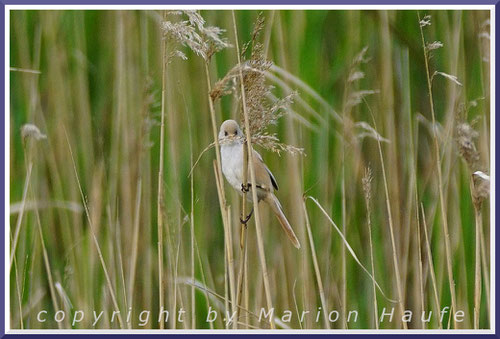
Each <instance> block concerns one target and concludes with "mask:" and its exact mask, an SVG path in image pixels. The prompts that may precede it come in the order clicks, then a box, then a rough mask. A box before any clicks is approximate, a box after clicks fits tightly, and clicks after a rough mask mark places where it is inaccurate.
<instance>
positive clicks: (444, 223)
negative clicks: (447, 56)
mask: <svg viewBox="0 0 500 339" xmlns="http://www.w3.org/2000/svg"><path fill="white" fill-rule="evenodd" d="M417 14H418V21H419V23H420V25H419V26H420V36H421V39H422V47H423V50H424V61H425V73H426V76H427V89H428V91H429V105H430V109H431V115H432V125H433V126H435V125H436V114H435V112H434V100H433V98H432V79H431V75H430V70H429V50H428V49H427V45H426V42H425V38H424V30H423V28H424V27H425V26H428V25H430V24H431V21H430V19H431V18H430V15H426V16H425V17H424V19H422V20H421V19H420V13H417ZM432 131H433V133H432V139H433V143H434V156H435V159H436V167H437V177H438V190H439V205H440V207H441V208H440V209H441V219H442V220H441V221H442V226H443V233H444V243H445V250H446V267H447V272H448V283H449V286H450V294H451V308H452V309H453V312H456V310H457V300H456V293H455V280H454V279H453V265H452V262H451V256H452V253H451V244H450V234H449V230H448V215H447V213H446V205H445V200H444V183H443V175H442V170H441V153H440V150H439V142H438V137H437V133H436V129H435V128H433V129H432ZM452 318H453V323H454V325H455V326H454V327H455V328H456V322H455V317H452Z"/></svg>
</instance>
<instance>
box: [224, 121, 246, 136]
mask: <svg viewBox="0 0 500 339" xmlns="http://www.w3.org/2000/svg"><path fill="white" fill-rule="evenodd" d="M242 137H243V132H241V129H240V126H238V123H237V122H236V121H234V120H226V121H224V122H223V123H222V125H221V126H220V131H219V140H224V139H239V138H242Z"/></svg>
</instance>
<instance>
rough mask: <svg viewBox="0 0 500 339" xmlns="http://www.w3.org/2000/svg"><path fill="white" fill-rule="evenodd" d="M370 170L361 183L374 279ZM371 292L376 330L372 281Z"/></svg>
mask: <svg viewBox="0 0 500 339" xmlns="http://www.w3.org/2000/svg"><path fill="white" fill-rule="evenodd" d="M372 180H373V176H372V169H371V168H370V167H368V168H367V169H366V170H365V176H364V177H363V179H362V182H363V193H364V196H365V203H366V220H367V222H368V236H369V242H370V266H371V274H372V276H373V277H375V264H374V262H373V239H372V219H371V211H372V210H371V199H372V185H371V184H372ZM372 290H373V312H374V313H373V315H374V322H375V328H376V329H377V330H378V328H379V324H378V306H377V289H376V287H375V281H372Z"/></svg>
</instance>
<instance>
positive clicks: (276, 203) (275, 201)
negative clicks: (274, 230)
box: [266, 194, 300, 248]
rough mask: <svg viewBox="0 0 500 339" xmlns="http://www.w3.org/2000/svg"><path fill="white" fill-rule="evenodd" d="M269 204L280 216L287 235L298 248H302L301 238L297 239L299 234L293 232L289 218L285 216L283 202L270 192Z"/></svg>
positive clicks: (279, 218)
mask: <svg viewBox="0 0 500 339" xmlns="http://www.w3.org/2000/svg"><path fill="white" fill-rule="evenodd" d="M266 200H267V202H268V203H269V205H270V206H271V209H272V210H273V212H274V214H275V215H276V217H277V218H278V221H279V222H280V224H281V227H282V228H283V231H285V233H286V235H287V236H288V238H289V239H290V241H291V242H292V243H293V245H294V246H295V247H296V248H300V243H299V239H297V236H296V235H295V233H294V232H293V229H292V226H290V223H289V222H288V220H287V218H286V217H285V214H284V213H283V209H282V208H281V204H280V202H279V200H278V198H276V196H275V195H274V194H269V195H268V198H267V199H266Z"/></svg>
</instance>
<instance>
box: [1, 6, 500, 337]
mask: <svg viewBox="0 0 500 339" xmlns="http://www.w3.org/2000/svg"><path fill="white" fill-rule="evenodd" d="M499 3H500V0H476V1H475V2H471V1H470V0H468V1H467V0H455V1H453V0H438V1H432V0H423V1H416V0H409V1H408V0H407V1H397V0H381V1H377V0H355V1H353V2H350V1H346V0H340V1H332V0H310V1H308V2H307V3H305V1H304V0H267V1H266V0H253V1H251V0H239V1H236V0H212V1H211V2H207V1H202V0H187V1H181V0H170V1H168V0H164V1H162V0H145V1H143V2H141V3H139V2H138V1H137V0H104V1H99V0H77V1H74V2H72V3H69V1H68V0H47V1H42V0H24V1H15V0H7V1H5V0H0V18H1V19H0V22H1V24H0V45H1V53H0V63H1V65H0V75H1V79H2V82H1V84H0V88H1V95H0V105H1V107H2V110H3V109H4V107H5V100H6V98H5V88H4V86H5V69H4V67H3V66H4V64H5V49H4V46H5V23H4V17H5V5H29V4H33V5H56V4H72V5H76V4H86V5H112V4H115V5H119V4H123V5H133V4H137V5H165V4H171V5H187V4H190V5H201V4H203V5H222V4H228V5H236V4H240V5H243V4H252V5H259V4H261V5H280V4H281V5H285V4H289V5H290V4H307V5H342V4H346V5H365V4H371V5H389V4H401V5H426V4H433V5H437V4H441V5H464V4H470V5H495V22H496V28H495V33H496V36H497V37H498V36H500V35H499V31H500V28H499V27H500V20H499V19H500V14H499V11H500V6H499ZM495 52H496V55H500V54H499V48H498V47H497V46H495ZM498 72H499V71H498V69H496V73H495V80H496V84H498V83H499V81H498V80H499V76H498ZM498 92H499V91H498V89H497V93H498ZM497 93H495V95H496V94H497ZM497 97H500V96H498V95H497ZM497 107H498V105H497ZM496 111H498V109H496ZM4 114H5V111H4ZM495 114H496V112H495ZM496 117H497V121H496V124H495V126H494V128H495V130H496V128H497V125H498V124H499V122H498V118H499V116H498V115H496ZM0 128H1V131H2V132H1V133H0V134H1V135H2V139H1V142H0V143H1V147H0V156H1V159H2V162H3V166H2V168H1V174H2V180H1V183H0V187H1V191H2V192H3V193H4V192H5V182H4V177H5V166H6V165H7V164H5V162H4V159H5V150H4V148H5V145H4V141H5V140H4V139H5V136H4V134H3V132H4V130H5V118H3V119H2V121H1V123H0ZM495 165H498V162H497V163H496V164H495ZM4 198H5V196H4V194H2V196H1V198H0V201H1V203H2V208H1V213H0V215H1V217H2V219H1V220H5V213H6V211H5V210H4V209H3V206H4V205H5V201H4ZM496 207H497V206H495V208H496ZM5 226H7V225H5ZM492 226H493V227H494V226H496V225H492ZM4 236H5V233H4V230H2V231H1V232H0V251H1V256H2V257H3V255H4V253H5V238H4ZM499 239H500V230H498V231H497V232H496V237H495V243H498V240H499ZM499 252H500V251H499ZM499 252H497V253H496V259H497V261H498V259H499V257H500V255H499V254H498V253H499ZM0 270H1V272H5V261H4V260H3V258H2V260H0ZM0 289H1V291H0V302H1V307H2V308H1V309H0V316H1V317H2V318H1V319H0V338H3V337H6V336H8V337H12V338H14V337H15V338H32V337H33V336H36V337H40V338H47V339H48V338H53V337H54V336H55V335H53V334H42V335H25V334H22V335H21V334H20V335H14V334H10V335H6V334H5V324H4V319H3V315H4V314H3V313H4V312H3V311H4V307H5V293H4V290H5V281H4V279H0ZM495 301H496V304H497V305H498V304H499V301H500V299H499V297H498V293H497V294H496V300H495ZM495 320H496V324H499V320H500V316H499V314H498V312H496V319H495ZM410 333H411V332H410ZM214 334H215V335H224V336H229V337H235V336H245V337H246V338H259V337H261V336H262V335H257V334H222V333H217V332H215V333H214ZM214 334H172V333H171V332H170V333H168V335H169V336H173V337H181V336H182V337H186V336H187V337H191V336H196V337H198V338H208V337H210V336H213V335H214ZM122 335H123V334H95V335H91V334H59V335H57V337H62V338H64V337H70V336H72V337H74V336H79V337H86V336H97V337H98V338H99V337H101V338H105V337H108V336H112V337H118V336H122ZM152 335H158V334H152ZM269 335H274V336H276V335H280V336H285V337H289V338H298V337H299V336H304V335H306V334H279V331H277V334H269ZM369 335H372V336H375V335H376V334H337V336H340V337H349V338H361V337H366V336H369ZM413 335H416V336H424V335H417V334H413ZM452 335H453V334H425V337H426V338H437V337H450V336H452ZM130 336H133V337H136V338H138V337H142V336H146V334H130ZM307 336H308V337H315V338H320V337H324V336H325V334H307ZM390 336H391V337H395V338H398V337H399V338H402V337H403V336H405V334H393V335H390ZM476 337H477V334H463V335H460V338H461V339H468V338H476ZM484 337H488V338H500V336H498V334H490V335H484Z"/></svg>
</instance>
